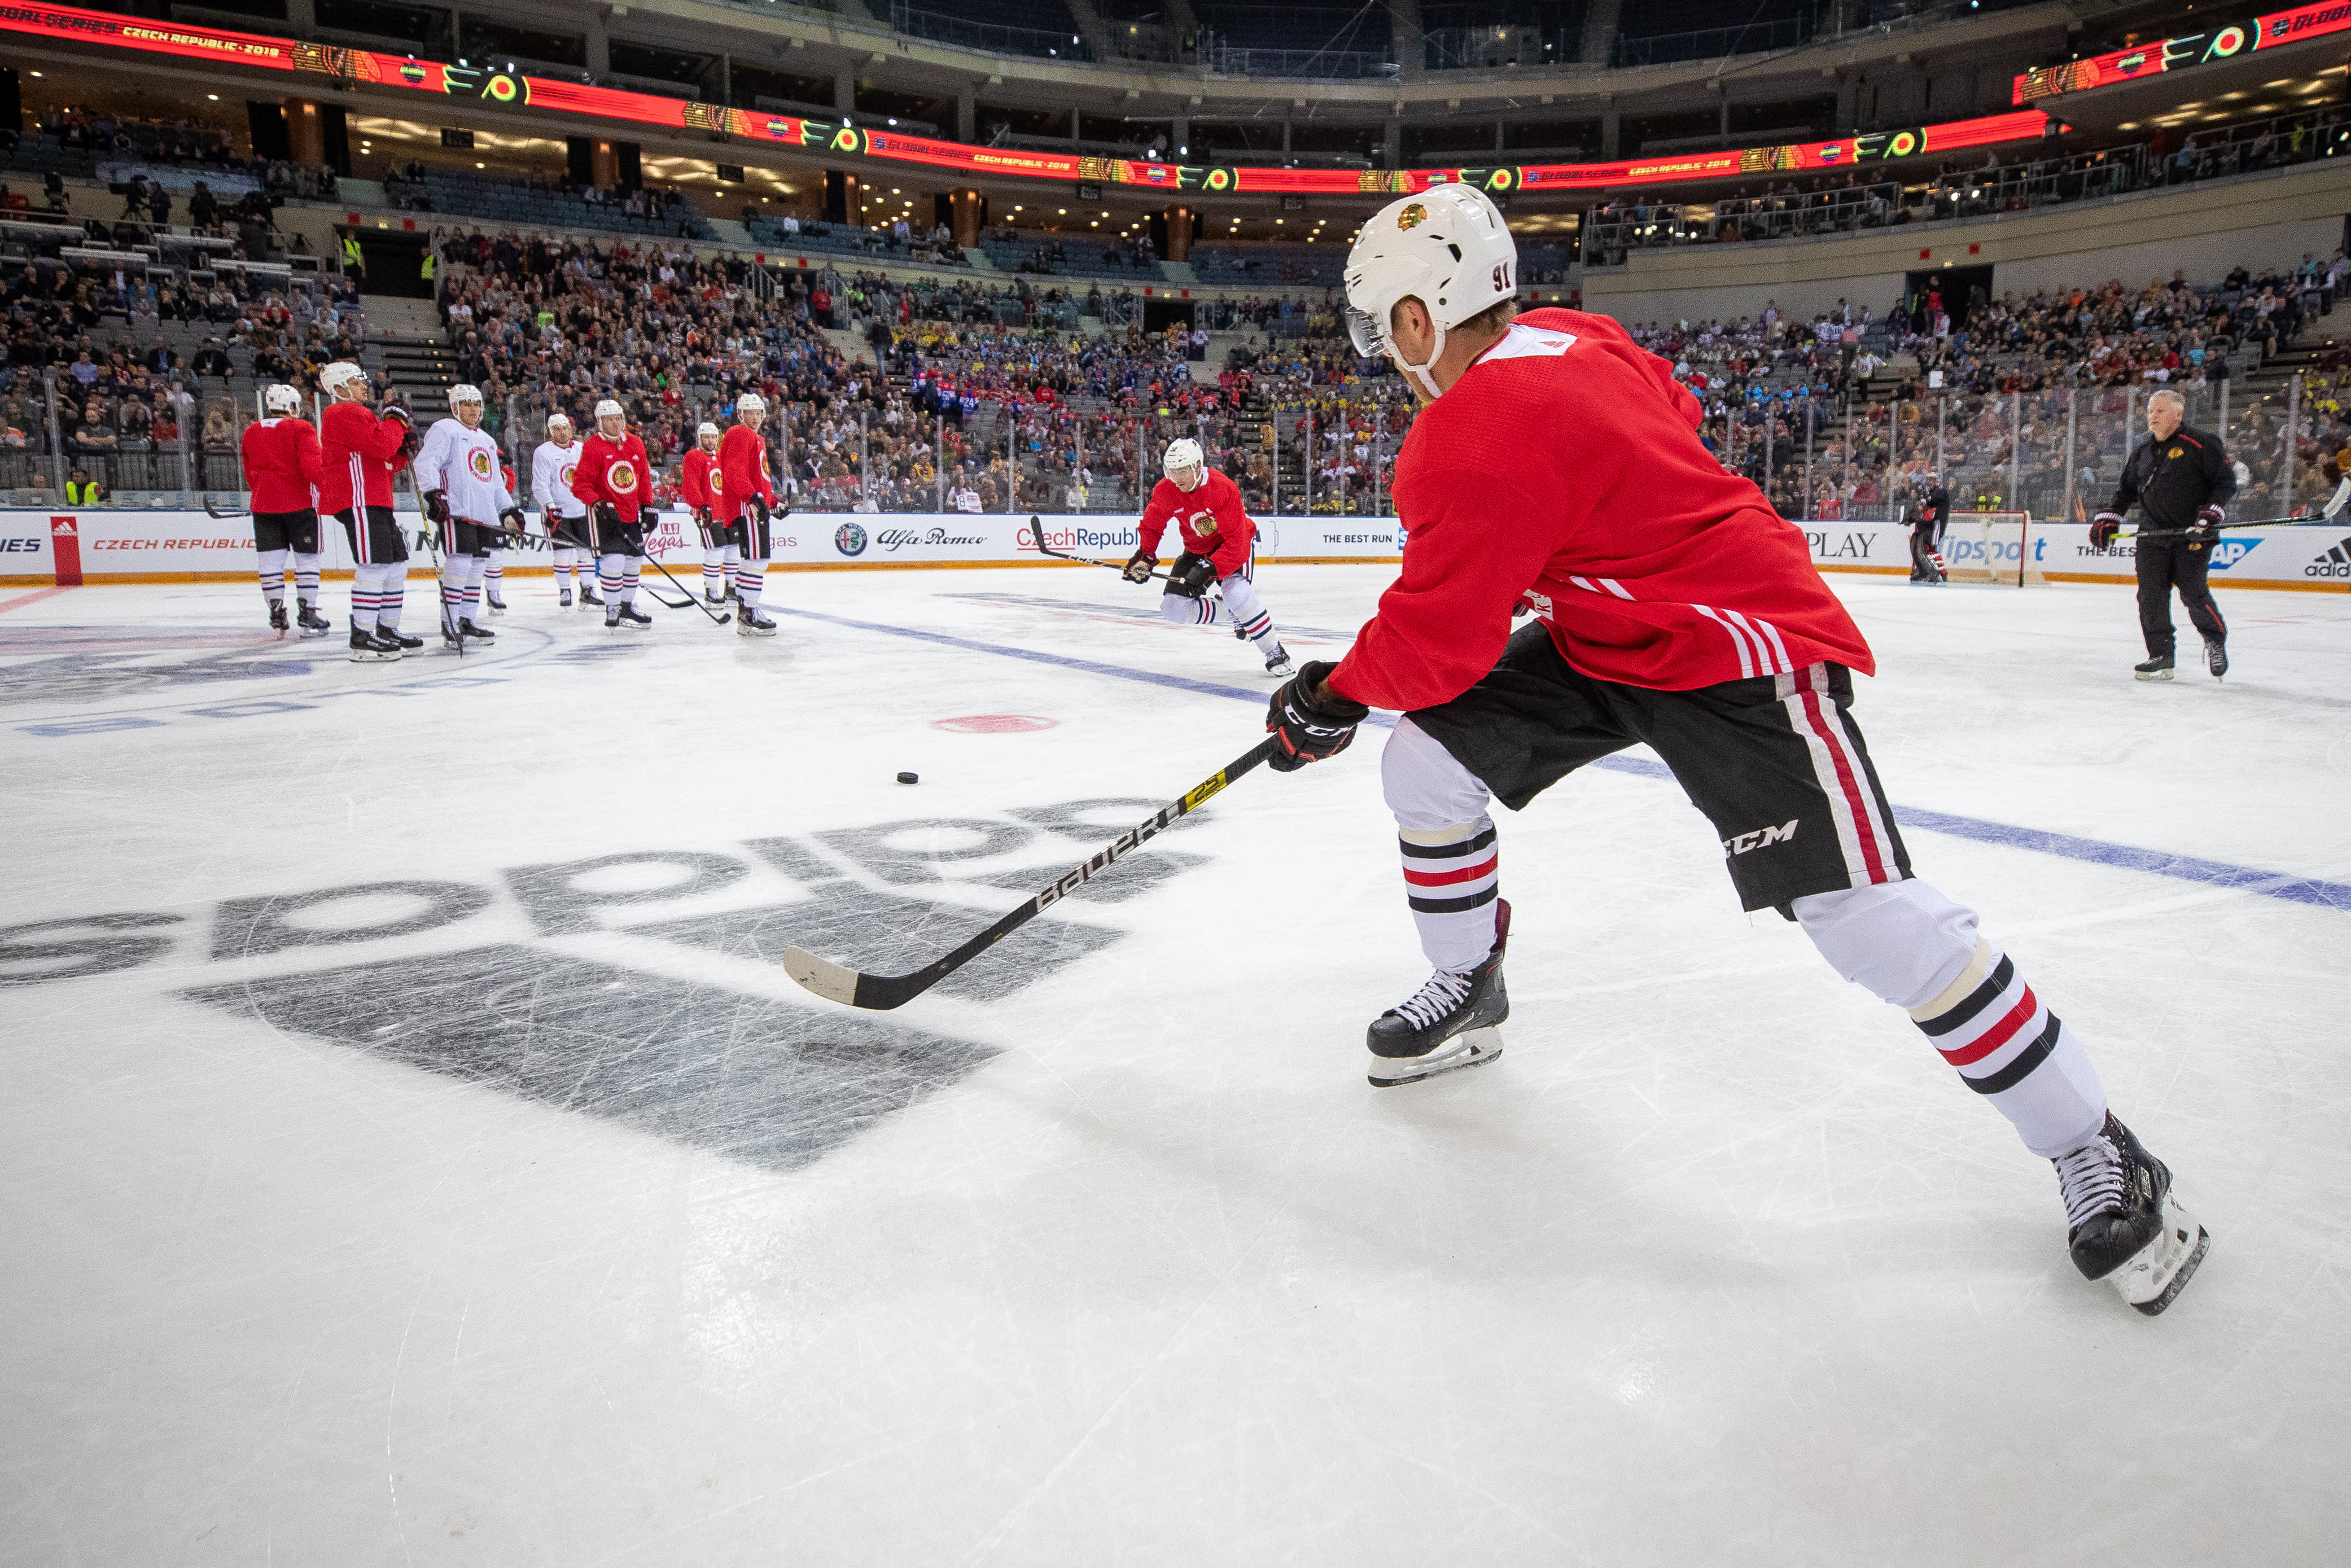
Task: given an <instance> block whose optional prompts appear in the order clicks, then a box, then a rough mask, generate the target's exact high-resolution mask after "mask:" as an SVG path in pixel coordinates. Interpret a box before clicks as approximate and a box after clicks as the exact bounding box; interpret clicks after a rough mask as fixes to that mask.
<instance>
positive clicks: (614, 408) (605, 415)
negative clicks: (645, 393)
mask: <svg viewBox="0 0 2351 1568" xmlns="http://www.w3.org/2000/svg"><path fill="white" fill-rule="evenodd" d="M615 417H618V418H621V419H626V418H628V417H629V411H628V410H627V409H625V408H622V406H621V405H620V404H619V403H618V402H615V401H614V400H613V399H611V398H609V397H608V398H604V399H602V400H601V401H600V402H598V403H597V404H596V418H597V420H598V421H599V422H600V423H601V422H602V421H604V420H607V419H611V418H615Z"/></svg>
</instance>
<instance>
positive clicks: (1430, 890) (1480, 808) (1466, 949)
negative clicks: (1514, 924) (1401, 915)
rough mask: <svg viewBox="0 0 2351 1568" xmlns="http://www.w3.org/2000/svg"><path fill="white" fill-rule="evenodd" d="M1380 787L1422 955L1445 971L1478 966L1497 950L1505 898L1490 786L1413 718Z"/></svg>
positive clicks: (1391, 747)
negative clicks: (1500, 902) (1498, 917)
mask: <svg viewBox="0 0 2351 1568" xmlns="http://www.w3.org/2000/svg"><path fill="white" fill-rule="evenodd" d="M1380 785H1381V789H1382V791H1383V792H1384V794H1385V796H1386V798H1387V803H1388V810H1390V811H1392V812H1394V813H1395V820H1396V840H1397V844H1396V847H1397V849H1398V851H1399V852H1400V853H1401V855H1402V858H1403V861H1404V882H1405V903H1406V904H1408V905H1409V906H1410V908H1411V910H1412V923H1413V925H1415V926H1416V928H1417V929H1418V930H1419V932H1420V950H1421V951H1422V952H1423V953H1426V955H1428V961H1429V963H1430V964H1431V965H1432V966H1433V967H1437V968H1439V969H1451V970H1454V971H1456V972H1459V971H1461V970H1465V969H1473V968H1475V967H1478V965H1479V962H1480V961H1481V960H1483V959H1484V958H1485V956H1486V955H1487V954H1489V953H1490V952H1492V951H1493V950H1494V917H1495V914H1496V910H1495V901H1496V900H1497V899H1498V898H1499V896H1500V894H1501V868H1500V860H1499V853H1500V852H1499V850H1498V849H1497V848H1496V846H1495V842H1494V838H1495V834H1494V821H1493V819H1492V818H1491V817H1489V816H1488V815H1487V814H1486V806H1487V802H1488V800H1489V799H1490V797H1489V794H1488V792H1487V789H1486V786H1485V785H1484V784H1482V783H1480V782H1479V780H1478V779H1477V778H1476V777H1475V776H1474V775H1473V774H1471V773H1470V771H1469V770H1468V768H1464V767H1462V766H1461V764H1460V763H1458V762H1457V761H1455V760H1454V759H1453V756H1452V754H1451V753H1450V752H1448V751H1447V750H1446V749H1445V747H1442V746H1440V745H1438V744H1437V741H1436V740H1435V739H1434V738H1433V737H1430V735H1429V734H1428V732H1427V731H1426V730H1424V729H1422V728H1421V727H1419V726H1418V725H1416V724H1415V723H1413V722H1412V720H1410V719H1408V718H1405V719H1398V720H1397V721H1396V727H1395V733H1394V734H1392V735H1390V736H1389V737H1388V743H1387V747H1386V748H1385V749H1384V751H1382V752H1381V754H1380Z"/></svg>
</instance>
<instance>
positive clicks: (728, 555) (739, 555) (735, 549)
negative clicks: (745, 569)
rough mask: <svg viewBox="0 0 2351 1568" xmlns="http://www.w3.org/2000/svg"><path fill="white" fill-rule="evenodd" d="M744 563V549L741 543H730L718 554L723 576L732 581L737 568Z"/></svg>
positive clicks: (720, 570)
mask: <svg viewBox="0 0 2351 1568" xmlns="http://www.w3.org/2000/svg"><path fill="white" fill-rule="evenodd" d="M742 564H743V550H742V547H740V546H739V545H733V544H730V545H728V546H727V547H726V549H723V550H721V551H720V552H719V555H718V570H719V574H720V575H721V576H723V577H725V578H726V579H728V580H730V581H731V580H733V578H734V576H735V569H736V568H737V567H738V566H740V565H742Z"/></svg>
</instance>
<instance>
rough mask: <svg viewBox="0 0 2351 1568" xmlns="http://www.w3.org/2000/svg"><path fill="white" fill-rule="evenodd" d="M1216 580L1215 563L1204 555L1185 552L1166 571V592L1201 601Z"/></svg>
mask: <svg viewBox="0 0 2351 1568" xmlns="http://www.w3.org/2000/svg"><path fill="white" fill-rule="evenodd" d="M1216 580H1217V563H1216V562H1215V561H1213V560H1210V559H1208V558H1207V556H1204V555H1194V554H1193V553H1192V552H1191V551H1190V550H1186V551H1185V552H1184V553H1183V554H1182V555H1179V556H1177V557H1176V558H1175V565H1174V566H1171V567H1169V568H1168V569H1167V591H1168V592H1170V593H1180V594H1182V595H1183V596H1184V597H1185V598H1186V599H1203V598H1206V597H1207V592H1208V589H1209V587H1210V586H1211V585H1212V584H1214V583H1215V581H1216Z"/></svg>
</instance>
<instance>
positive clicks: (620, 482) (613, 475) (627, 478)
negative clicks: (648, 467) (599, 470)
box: [604, 458, 637, 496]
mask: <svg viewBox="0 0 2351 1568" xmlns="http://www.w3.org/2000/svg"><path fill="white" fill-rule="evenodd" d="M604 484H605V486H606V487H608V488H609V489H611V492H612V494H614V495H615V496H633V495H635V494H636V490H637V465H635V464H633V463H631V462H629V461H627V460H626V459H625V458H624V459H622V461H621V462H618V463H615V464H613V465H611V467H610V468H607V469H605V470H604Z"/></svg>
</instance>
